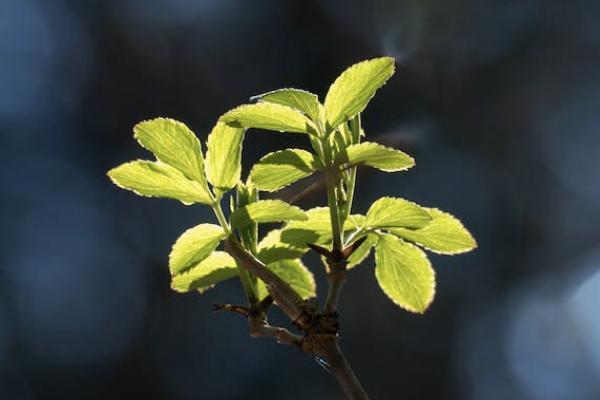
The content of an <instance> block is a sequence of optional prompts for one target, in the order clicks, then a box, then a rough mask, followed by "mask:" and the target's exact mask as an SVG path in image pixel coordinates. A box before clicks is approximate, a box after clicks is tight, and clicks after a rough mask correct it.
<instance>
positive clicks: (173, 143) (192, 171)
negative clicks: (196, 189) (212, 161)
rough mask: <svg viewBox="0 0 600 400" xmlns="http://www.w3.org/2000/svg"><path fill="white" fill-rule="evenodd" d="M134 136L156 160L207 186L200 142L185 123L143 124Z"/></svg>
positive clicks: (166, 120) (159, 121) (161, 121)
mask: <svg viewBox="0 0 600 400" xmlns="http://www.w3.org/2000/svg"><path fill="white" fill-rule="evenodd" d="M133 137H134V138H135V139H136V140H137V141H138V142H139V143H140V145H142V147H144V148H145V149H147V150H149V151H151V152H152V153H154V155H155V156H156V158H157V159H158V160H160V161H162V162H163V163H165V164H169V165H171V166H173V167H175V168H177V169H178V170H180V171H181V172H183V173H184V175H185V176H187V177H188V178H190V179H193V180H195V181H198V182H200V183H201V184H203V186H206V177H205V175H204V160H203V159H202V148H201V145H200V141H199V140H198V138H197V137H196V135H195V134H194V132H192V131H191V130H190V128H188V127H187V126H186V125H185V124H183V123H182V122H179V121H175V120H174V119H171V118H155V119H151V120H148V121H142V122H140V123H139V124H137V125H136V126H134V127H133Z"/></svg>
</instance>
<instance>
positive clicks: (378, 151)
mask: <svg viewBox="0 0 600 400" xmlns="http://www.w3.org/2000/svg"><path fill="white" fill-rule="evenodd" d="M335 163H336V164H337V165H340V166H341V165H344V164H347V165H349V166H354V165H361V164H364V165H368V166H369V167H373V168H377V169H379V170H381V171H385V172H395V171H404V170H407V169H409V168H410V167H412V166H413V165H415V160H414V159H413V158H412V157H411V156H409V155H408V154H406V153H403V152H402V151H400V150H396V149H392V148H390V147H385V146H383V145H381V144H379V143H373V142H363V143H359V144H353V145H350V146H348V147H347V148H346V149H345V150H343V151H342V152H340V153H339V154H338V155H337V157H336V159H335Z"/></svg>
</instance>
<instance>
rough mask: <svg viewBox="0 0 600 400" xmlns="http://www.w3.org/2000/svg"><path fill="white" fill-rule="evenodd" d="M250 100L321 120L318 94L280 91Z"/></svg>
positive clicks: (293, 90)
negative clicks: (263, 102)
mask: <svg viewBox="0 0 600 400" xmlns="http://www.w3.org/2000/svg"><path fill="white" fill-rule="evenodd" d="M250 100H258V101H265V102H268V103H276V104H281V105H282V106H288V107H292V108H295V109H296V110H299V111H302V112H303V113H304V114H306V115H308V116H309V117H310V118H312V120H313V121H317V120H318V119H319V97H318V96H317V95H316V94H312V93H311V92H307V91H306V90H301V89H291V88H287V89H279V90H273V91H272V92H267V93H263V94H259V95H257V96H253V97H252V98H250Z"/></svg>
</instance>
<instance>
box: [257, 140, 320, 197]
mask: <svg viewBox="0 0 600 400" xmlns="http://www.w3.org/2000/svg"><path fill="white" fill-rule="evenodd" d="M319 167H320V163H319V161H318V160H317V159H316V158H315V156H314V155H313V154H312V153H310V152H308V151H306V150H300V149H287V150H281V151H276V152H274V153H269V154H267V155H266V156H264V157H263V158H261V159H260V160H259V161H258V163H256V164H255V165H254V167H253V168H252V170H251V171H250V180H251V181H252V183H254V185H255V186H256V187H257V188H258V189H260V190H264V191H268V192H273V191H276V190H279V189H281V188H283V187H285V186H288V185H290V184H292V183H294V182H296V181H298V180H300V179H302V178H305V177H307V176H309V175H310V174H312V173H313V172H314V171H316V170H317V169H318V168H319Z"/></svg>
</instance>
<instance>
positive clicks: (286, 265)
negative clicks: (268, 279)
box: [257, 260, 316, 299]
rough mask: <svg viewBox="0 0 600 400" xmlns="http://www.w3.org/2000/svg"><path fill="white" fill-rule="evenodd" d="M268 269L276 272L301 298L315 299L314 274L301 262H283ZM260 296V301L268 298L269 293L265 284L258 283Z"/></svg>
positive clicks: (275, 263)
mask: <svg viewBox="0 0 600 400" xmlns="http://www.w3.org/2000/svg"><path fill="white" fill-rule="evenodd" d="M267 268H269V269H270V270H271V271H273V272H275V274H277V276H279V277H280V278H281V279H283V280H284V281H285V282H287V283H289V284H290V286H291V287H292V289H294V290H295V291H296V292H297V293H298V294H299V295H300V297H302V298H303V299H307V298H309V297H315V295H316V284H315V278H314V276H313V274H312V273H311V272H310V271H309V270H308V268H306V266H305V265H304V264H303V263H302V261H300V260H281V261H277V262H274V263H270V264H267ZM257 287H258V296H259V298H260V299H262V298H264V297H266V296H267V294H268V291H267V288H266V286H265V283H264V282H263V281H261V280H259V281H258V285H257Z"/></svg>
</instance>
